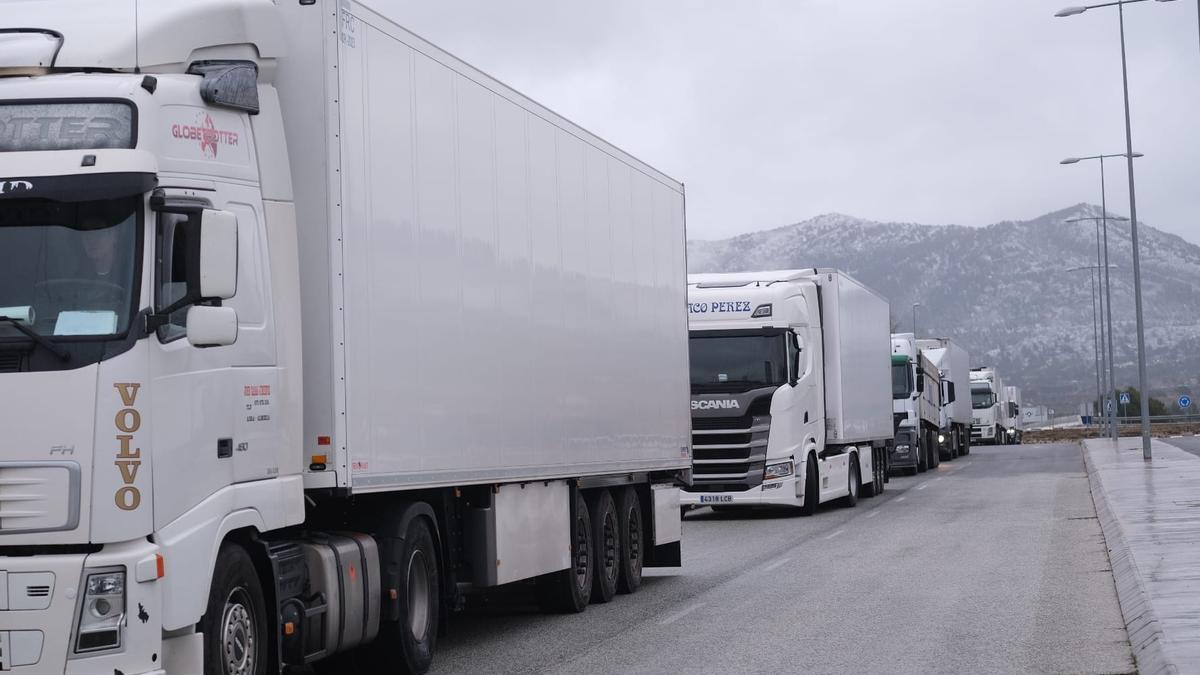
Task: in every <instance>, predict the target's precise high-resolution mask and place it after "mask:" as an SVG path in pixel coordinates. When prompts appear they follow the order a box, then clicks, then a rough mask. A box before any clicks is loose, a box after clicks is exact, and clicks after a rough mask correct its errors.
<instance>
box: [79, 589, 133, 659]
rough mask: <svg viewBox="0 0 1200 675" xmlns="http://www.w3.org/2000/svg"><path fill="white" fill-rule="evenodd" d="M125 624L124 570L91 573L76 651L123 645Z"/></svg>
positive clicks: (81, 607)
mask: <svg viewBox="0 0 1200 675" xmlns="http://www.w3.org/2000/svg"><path fill="white" fill-rule="evenodd" d="M124 624H125V572H115V571H113V572H99V573H94V574H89V575H88V576H87V583H86V584H84V592H83V602H82V604H81V605H80V609H79V624H78V625H77V626H76V629H75V634H76V636H77V637H76V638H75V652H76V653H82V652H95V651H101V650H105V649H115V648H117V647H120V646H121V632H122V630H124Z"/></svg>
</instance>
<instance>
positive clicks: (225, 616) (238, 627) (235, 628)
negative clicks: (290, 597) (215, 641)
mask: <svg viewBox="0 0 1200 675" xmlns="http://www.w3.org/2000/svg"><path fill="white" fill-rule="evenodd" d="M254 619H255V617H254V610H253V605H252V604H251V603H250V594H249V592H247V591H246V589H245V588H243V587H241V586H238V587H237V588H234V589H233V590H232V591H230V592H229V597H227V598H226V599H225V610H224V611H223V612H222V613H221V653H222V655H223V656H224V658H223V659H222V663H223V664H224V666H225V672H226V673H227V674H228V675H244V674H249V673H253V672H254V670H255V666H256V665H257V664H256V662H255V657H256V656H257V655H256V650H257V648H258V636H257V635H255V626H254V623H255V620H254Z"/></svg>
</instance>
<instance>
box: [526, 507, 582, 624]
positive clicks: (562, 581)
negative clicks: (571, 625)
mask: <svg viewBox="0 0 1200 675" xmlns="http://www.w3.org/2000/svg"><path fill="white" fill-rule="evenodd" d="M574 501H575V518H574V522H573V523H572V525H571V566H570V567H568V568H567V569H565V570H559V571H558V572H551V573H550V574H544V575H542V576H540V577H538V599H539V601H540V602H541V605H542V607H543V608H544V609H546V610H548V611H553V612H562V613H564V614H578V613H579V612H582V611H583V610H585V609H587V606H588V600H589V599H590V598H591V597H592V576H593V575H594V574H595V571H596V570H595V568H596V562H595V560H594V558H595V556H594V555H593V549H592V519H591V516H590V515H589V514H588V507H587V502H586V501H585V500H584V499H583V495H581V494H579V492H578V491H576V493H575V500H574Z"/></svg>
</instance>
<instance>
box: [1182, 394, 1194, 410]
mask: <svg viewBox="0 0 1200 675" xmlns="http://www.w3.org/2000/svg"><path fill="white" fill-rule="evenodd" d="M1179 407H1180V408H1190V407H1192V397H1191V396H1188V395H1187V394H1184V395H1183V396H1180V397H1179Z"/></svg>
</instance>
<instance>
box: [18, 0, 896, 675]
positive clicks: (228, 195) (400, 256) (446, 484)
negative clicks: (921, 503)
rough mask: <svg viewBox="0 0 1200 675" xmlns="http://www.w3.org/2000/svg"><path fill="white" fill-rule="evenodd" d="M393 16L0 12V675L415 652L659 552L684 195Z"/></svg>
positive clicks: (416, 660)
mask: <svg viewBox="0 0 1200 675" xmlns="http://www.w3.org/2000/svg"><path fill="white" fill-rule="evenodd" d="M386 6H388V5H387V3H383V2H376V1H375V0H371V1H369V2H368V1H365V0H364V1H363V2H357V1H355V0H338V1H337V2H334V1H333V0H318V1H316V2H306V1H301V2H294V1H293V2H274V1H272V0H186V1H185V0H156V1H155V2H104V3H101V2H94V1H93V0H43V1H39V2H22V3H9V4H8V6H6V7H5V8H4V14H3V19H2V20H3V22H4V25H5V26H6V28H5V30H4V31H3V33H4V34H3V35H0V44H2V48H0V187H4V188H5V189H2V190H0V307H4V308H6V309H4V310H2V312H0V313H3V315H4V316H7V317H8V318H7V319H6V320H4V321H3V322H0V416H2V419H0V426H2V427H3V428H4V430H5V433H4V434H3V435H2V436H0V486H3V489H0V506H2V507H3V517H2V518H0V570H3V572H2V575H3V577H4V579H6V582H5V583H6V585H4V586H2V588H3V589H4V590H5V594H4V595H3V603H4V604H3V606H2V607H0V647H3V650H2V651H3V653H2V654H0V659H2V660H0V663H2V666H3V670H5V671H7V670H10V669H12V670H14V671H15V672H30V673H62V672H71V673H159V674H161V673H171V675H175V674H177V673H178V674H186V675H192V674H197V673H202V672H204V673H217V674H221V675H232V674H233V673H239V674H240V673H247V674H257V673H266V672H280V671H281V670H282V669H283V668H284V667H285V666H291V665H297V666H299V665H303V664H308V663H314V662H320V661H324V660H327V659H328V658H329V657H331V656H333V655H335V654H338V653H339V652H348V651H355V652H357V654H356V656H355V659H356V661H358V663H360V664H361V665H362V667H363V669H364V672H406V671H414V672H420V671H424V670H425V669H427V668H428V667H429V665H430V662H431V659H432V658H433V653H434V650H435V646H436V640H437V636H438V632H439V627H440V626H441V625H442V624H443V620H444V619H445V617H446V615H447V613H449V612H452V611H455V610H456V609H457V608H459V607H460V606H461V605H462V602H463V599H464V596H465V595H466V594H469V593H473V592H476V591H479V590H481V589H486V588H490V587H494V586H498V585H502V584H507V583H511V582H516V581H521V580H536V584H535V585H536V587H537V589H538V594H539V599H540V600H541V601H542V603H543V604H544V605H545V606H547V607H548V608H552V609H554V610H557V611H566V612H577V611H582V610H583V609H584V608H585V607H586V606H587V604H588V603H589V602H606V601H608V600H610V599H612V598H613V596H614V594H615V593H617V592H619V591H621V592H632V591H635V590H636V589H637V588H638V586H639V584H640V581H641V573H642V569H643V567H645V566H677V565H678V564H679V561H680V549H679V543H680V537H681V529H680V528H681V526H680V511H679V487H678V486H679V485H682V484H686V483H687V481H688V479H689V473H690V471H691V468H692V463H691V457H690V454H689V441H688V434H689V419H688V413H687V396H688V385H687V380H686V373H687V356H686V354H687V318H686V315H685V311H684V307H685V303H686V281H685V279H686V276H685V263H684V257H685V256H684V241H685V235H684V191H683V186H682V185H681V184H680V183H678V182H677V181H675V180H673V179H671V178H669V177H667V176H665V175H664V174H662V173H660V172H658V171H657V170H655V169H654V168H652V167H650V166H649V165H647V164H645V163H643V162H641V161H639V160H637V159H635V158H634V157H633V156H631V155H629V154H628V153H626V152H624V151H622V150H620V149H619V148H616V147H614V146H612V145H610V144H608V143H606V142H605V141H603V140H602V139H600V138H598V137H596V136H595V135H592V134H590V133H588V132H587V131H585V130H584V129H581V128H580V127H578V126H576V125H574V124H572V123H571V122H569V121H567V120H565V119H563V118H562V117H560V116H558V115H556V114H555V113H553V112H552V111H550V110H548V109H546V108H545V107H543V106H540V105H538V104H537V103H534V102H533V101H531V100H529V99H528V98H526V97H524V96H522V95H521V94H519V93H517V92H516V91H513V90H512V89H510V88H508V87H506V86H505V85H503V84H502V83H500V82H497V81H496V80H494V79H492V78H490V77H488V76H487V75H485V74H483V73H481V72H480V71H478V70H476V69H474V68H472V67H471V66H469V65H467V64H465V63H463V62H462V61H460V60H458V59H456V58H454V57H453V56H451V55H449V54H447V53H445V52H444V51H442V50H440V49H438V48H437V47H436V46H434V45H432V44H430V43H428V42H426V41H424V40H422V39H420V38H418V37H416V36H415V35H413V34H411V33H409V32H407V31H406V30H404V29H403V28H401V27H400V26H398V25H397V24H396V23H395V22H394V21H392V20H391V19H390V18H389V17H388V16H387V15H386V10H385V9H384V8H385V7H386ZM884 316H885V318H886V312H885V314H884ZM872 321H874V319H872ZM869 330H870V331H872V332H871V333H870V334H871V335H874V334H875V333H874V331H877V327H876V326H875V324H874V323H871V324H869ZM813 339H819V338H813ZM780 348H781V349H782V344H781V346H780ZM581 355H586V361H587V363H588V367H586V368H580V367H579V363H580V356H581ZM812 413H813V414H814V415H818V414H819V409H817V408H814V409H813V411H812ZM835 414H836V413H835ZM814 419H816V417H815V418H814ZM818 424H821V425H824V421H823V420H820V419H819V420H818ZM838 428H839V429H840V427H838ZM868 456H869V455H868ZM834 459H835V457H832V456H831V455H830V454H829V453H826V454H825V455H823V460H822V461H826V462H832V461H833V460H834ZM869 468H870V467H869V466H868V470H869ZM843 484H844V477H843ZM13 486H20V487H19V489H15V490H14V488H13ZM830 489H831V490H832V489H834V488H830Z"/></svg>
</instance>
